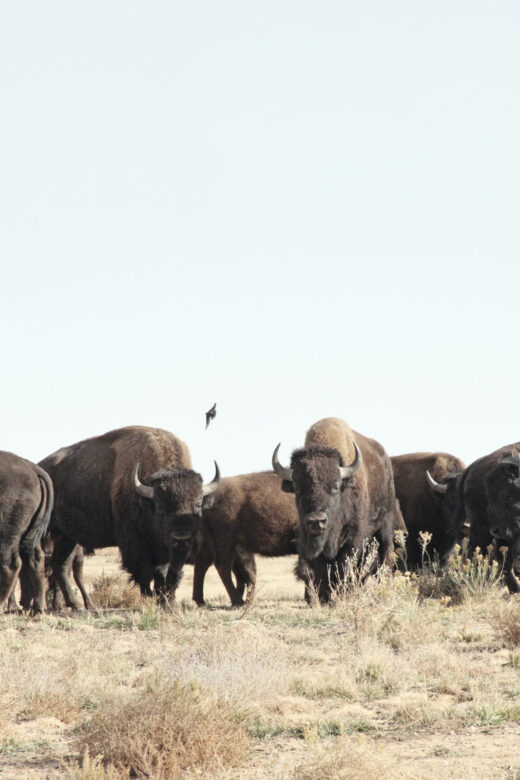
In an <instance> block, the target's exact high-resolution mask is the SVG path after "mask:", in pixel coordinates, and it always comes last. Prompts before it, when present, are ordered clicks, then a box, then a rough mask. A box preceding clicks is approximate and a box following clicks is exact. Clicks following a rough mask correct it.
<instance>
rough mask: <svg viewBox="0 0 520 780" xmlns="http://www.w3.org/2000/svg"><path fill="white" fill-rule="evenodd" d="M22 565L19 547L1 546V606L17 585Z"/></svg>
mask: <svg viewBox="0 0 520 780" xmlns="http://www.w3.org/2000/svg"><path fill="white" fill-rule="evenodd" d="M21 565H22V559H21V558H20V555H19V552H18V549H17V548H15V549H14V550H9V549H8V548H7V547H6V548H4V549H2V547H1V546H0V607H3V605H4V602H5V601H6V600H7V599H8V598H9V596H10V595H11V591H13V590H14V587H15V585H16V578H17V577H18V572H19V571H20V568H21Z"/></svg>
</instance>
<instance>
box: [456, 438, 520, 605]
mask: <svg viewBox="0 0 520 780" xmlns="http://www.w3.org/2000/svg"><path fill="white" fill-rule="evenodd" d="M519 450H520V442H517V443H516V444H508V445H507V446H505V447H500V449H498V450H495V451H494V452H491V453H490V454H489V455H485V456H484V457H482V458H479V459H478V460H476V461H474V462H473V463H471V464H470V465H469V466H468V467H467V468H466V469H465V470H464V471H463V472H462V474H461V476H460V479H459V482H458V497H459V509H458V511H459V515H460V514H464V516H465V518H466V521H467V522H468V523H469V549H468V552H469V554H470V555H471V554H472V553H473V551H474V550H475V548H476V547H479V548H480V549H481V551H482V552H484V553H485V551H486V549H487V548H488V547H489V545H490V544H494V545H495V547H496V549H497V550H500V548H501V547H507V548H508V551H507V555H506V558H505V561H504V577H505V580H506V583H507V586H508V588H509V590H510V591H511V592H512V593H517V592H519V591H520V582H519V581H518V578H517V576H516V574H515V566H516V562H517V559H518V557H519V555H520V463H519V461H518V458H517V457H516V456H513V453H514V452H515V451H519ZM499 557H500V556H499Z"/></svg>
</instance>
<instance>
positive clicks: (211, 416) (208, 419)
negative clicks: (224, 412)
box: [206, 404, 217, 428]
mask: <svg viewBox="0 0 520 780" xmlns="http://www.w3.org/2000/svg"><path fill="white" fill-rule="evenodd" d="M216 416H217V404H213V406H212V407H211V409H209V411H207V412H206V428H207V427H208V425H209V424H210V422H211V421H212V420H213V419H214V418H215V417H216Z"/></svg>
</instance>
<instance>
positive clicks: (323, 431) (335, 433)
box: [305, 417, 356, 466]
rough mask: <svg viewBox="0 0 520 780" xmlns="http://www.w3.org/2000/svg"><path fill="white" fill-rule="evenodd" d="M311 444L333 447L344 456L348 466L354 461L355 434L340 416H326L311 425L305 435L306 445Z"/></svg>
mask: <svg viewBox="0 0 520 780" xmlns="http://www.w3.org/2000/svg"><path fill="white" fill-rule="evenodd" d="M309 444H321V445H323V446H324V447H333V448H334V449H336V450H338V452H339V453H340V455H341V456H342V457H343V460H344V462H345V465H346V466H348V465H349V464H350V463H352V461H353V460H354V458H355V455H356V452H355V450H354V434H353V433H352V430H351V428H350V426H349V425H348V424H347V423H346V422H345V420H341V419H340V418H339V417H324V418H323V420H318V422H316V423H314V425H311V427H310V428H309V430H308V431H307V435H306V436H305V446H306V447H307V446H308V445H309Z"/></svg>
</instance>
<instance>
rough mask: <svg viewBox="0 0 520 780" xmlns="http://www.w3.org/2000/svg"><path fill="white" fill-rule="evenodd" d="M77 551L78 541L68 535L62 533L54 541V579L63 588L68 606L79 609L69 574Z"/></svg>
mask: <svg viewBox="0 0 520 780" xmlns="http://www.w3.org/2000/svg"><path fill="white" fill-rule="evenodd" d="M75 551H76V542H73V541H72V539H69V538H68V537H67V536H64V535H60V537H59V539H56V541H55V542H54V550H53V553H52V571H53V574H54V579H55V580H56V582H57V583H58V585H59V586H60V588H61V592H62V593H63V598H64V599H65V604H66V605H67V607H71V608H72V609H79V605H78V603H77V601H76V598H75V596H74V591H73V588H72V583H71V581H70V576H69V574H70V569H71V566H72V559H73V557H74V555H75Z"/></svg>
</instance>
